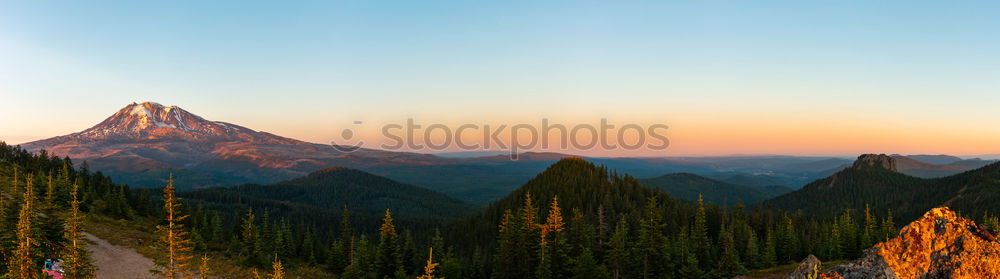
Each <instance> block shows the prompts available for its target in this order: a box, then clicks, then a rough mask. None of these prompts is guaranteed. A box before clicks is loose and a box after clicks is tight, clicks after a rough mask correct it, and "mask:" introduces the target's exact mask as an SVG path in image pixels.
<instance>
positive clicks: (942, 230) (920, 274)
mask: <svg viewBox="0 0 1000 279" xmlns="http://www.w3.org/2000/svg"><path fill="white" fill-rule="evenodd" d="M995 235H996V234H995V232H993V231H991V230H989V229H987V228H985V227H981V226H978V225H976V223H975V222H973V221H971V220H968V219H965V218H961V217H958V216H957V215H956V214H955V212H954V211H951V210H950V209H948V208H947V207H940V208H935V209H931V210H930V211H928V212H927V213H925V214H924V216H923V217H921V218H920V219H918V220H916V221H914V222H913V223H910V224H909V225H907V226H906V227H904V228H903V229H902V230H900V232H899V236H898V237H896V238H894V239H892V240H889V241H886V242H882V243H879V244H876V245H875V246H874V247H872V248H870V249H868V250H866V251H865V256H864V257H862V258H861V259H858V260H857V261H854V262H852V263H849V264H845V265H840V266H836V267H833V268H831V269H829V270H827V271H826V273H825V274H824V275H825V276H842V277H843V278H846V279H862V278H865V279H867V278H886V279H889V278H900V279H914V278H922V279H932V278H942V279H944V278H956V279H957V278H969V279H972V278H1000V243H997V242H996V241H995V239H996V237H995ZM790 276H791V275H790ZM790 278H791V277H790ZM831 278H836V277H831Z"/></svg>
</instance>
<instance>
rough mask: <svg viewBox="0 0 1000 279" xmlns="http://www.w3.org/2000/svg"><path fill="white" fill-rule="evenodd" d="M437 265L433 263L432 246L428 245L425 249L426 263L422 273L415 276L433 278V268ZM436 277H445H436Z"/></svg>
mask: <svg viewBox="0 0 1000 279" xmlns="http://www.w3.org/2000/svg"><path fill="white" fill-rule="evenodd" d="M437 266H438V264H436V263H434V247H430V248H428V250H427V265H424V274H423V275H420V276H419V277H417V279H434V269H435V268H437ZM437 279H445V278H444V277H437Z"/></svg>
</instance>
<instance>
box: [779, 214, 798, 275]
mask: <svg viewBox="0 0 1000 279" xmlns="http://www.w3.org/2000/svg"><path fill="white" fill-rule="evenodd" d="M779 229H780V230H779V233H778V236H780V237H781V238H780V241H778V244H779V245H780V246H778V251H779V252H778V253H779V254H780V256H779V261H780V262H781V263H790V262H795V261H797V260H798V245H799V242H798V237H796V236H795V234H796V231H795V227H794V225H793V224H792V218H791V217H789V216H788V214H787V213H786V214H784V217H783V219H782V222H781V224H779Z"/></svg>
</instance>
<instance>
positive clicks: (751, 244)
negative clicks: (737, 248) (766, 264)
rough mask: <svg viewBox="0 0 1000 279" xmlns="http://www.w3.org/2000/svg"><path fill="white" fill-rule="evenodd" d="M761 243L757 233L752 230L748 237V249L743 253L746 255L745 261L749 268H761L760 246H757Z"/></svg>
mask: <svg viewBox="0 0 1000 279" xmlns="http://www.w3.org/2000/svg"><path fill="white" fill-rule="evenodd" d="M759 241H760V240H759V239H758V238H757V233H755V232H754V230H753V229H750V230H749V231H748V236H747V247H746V250H745V251H743V254H744V255H745V256H744V257H743V259H744V260H745V262H746V266H747V267H748V268H751V269H756V268H761V263H760V246H758V244H757V243H758V242H759Z"/></svg>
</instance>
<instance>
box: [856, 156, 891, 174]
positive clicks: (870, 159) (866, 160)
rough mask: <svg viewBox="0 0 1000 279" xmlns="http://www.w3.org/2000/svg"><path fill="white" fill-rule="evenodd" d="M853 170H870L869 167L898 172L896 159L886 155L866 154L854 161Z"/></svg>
mask: <svg viewBox="0 0 1000 279" xmlns="http://www.w3.org/2000/svg"><path fill="white" fill-rule="evenodd" d="M852 167H853V168H857V169H860V168H868V167H880V168H883V169H887V170H891V171H898V170H897V168H896V158H893V157H891V156H888V155H885V154H864V155H861V156H858V159H857V160H855V161H854V166H852Z"/></svg>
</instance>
